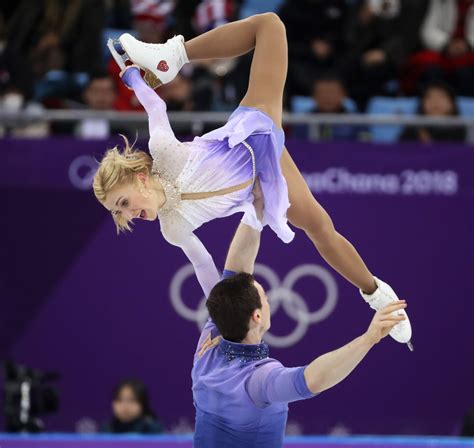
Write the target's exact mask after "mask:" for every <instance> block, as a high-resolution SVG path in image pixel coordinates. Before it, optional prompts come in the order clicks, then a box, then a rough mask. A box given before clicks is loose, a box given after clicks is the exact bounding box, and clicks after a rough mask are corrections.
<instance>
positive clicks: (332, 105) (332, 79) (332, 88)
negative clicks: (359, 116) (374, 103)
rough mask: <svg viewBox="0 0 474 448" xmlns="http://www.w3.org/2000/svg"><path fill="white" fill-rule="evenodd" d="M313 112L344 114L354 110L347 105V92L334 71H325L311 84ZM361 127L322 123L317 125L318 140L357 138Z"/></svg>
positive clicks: (350, 139)
mask: <svg viewBox="0 0 474 448" xmlns="http://www.w3.org/2000/svg"><path fill="white" fill-rule="evenodd" d="M313 99H314V102H315V103H316V107H315V108H314V109H313V111H312V113H315V114H346V113H350V112H356V110H355V109H354V108H352V110H351V108H350V107H349V106H348V102H349V101H350V100H348V98H347V92H346V88H345V86H344V83H343V81H342V79H341V78H340V77H339V76H338V75H337V74H335V73H326V74H324V75H322V76H321V77H319V78H318V79H316V81H314V84H313ZM361 131H362V129H361V128H360V127H359V126H354V125H346V124H324V125H320V126H319V135H318V138H319V139H320V140H344V141H352V140H357V138H358V136H359V134H360V132H361Z"/></svg>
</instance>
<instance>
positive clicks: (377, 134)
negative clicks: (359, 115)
mask: <svg viewBox="0 0 474 448" xmlns="http://www.w3.org/2000/svg"><path fill="white" fill-rule="evenodd" d="M418 102H419V101H418V98H386V97H382V96H377V97H374V98H372V99H371V100H370V101H369V105H368V106H367V113H368V114H369V115H415V114H416V110H417V108H418ZM402 130H403V126H391V125H373V126H370V128H369V131H370V133H371V135H372V140H373V141H374V142H383V143H391V142H396V141H397V140H398V137H399V136H400V134H401V132H402Z"/></svg>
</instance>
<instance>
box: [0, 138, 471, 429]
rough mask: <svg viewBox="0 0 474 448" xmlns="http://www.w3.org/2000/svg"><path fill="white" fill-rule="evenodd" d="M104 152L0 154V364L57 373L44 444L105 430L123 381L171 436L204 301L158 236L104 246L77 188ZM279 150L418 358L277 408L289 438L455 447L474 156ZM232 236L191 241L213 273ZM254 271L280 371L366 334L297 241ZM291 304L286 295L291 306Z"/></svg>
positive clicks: (417, 150) (383, 356)
mask: <svg viewBox="0 0 474 448" xmlns="http://www.w3.org/2000/svg"><path fill="white" fill-rule="evenodd" d="M105 146H106V144H105V143H104V142H80V141H75V140H68V139H64V140H59V139H56V140H47V141H19V140H0V151H1V153H2V155H3V160H4V163H2V164H1V165H0V188H1V189H2V193H3V195H2V197H4V198H6V205H7V207H6V219H5V218H4V219H3V220H2V226H3V228H2V232H1V235H2V251H1V255H0V257H1V262H0V263H1V274H0V275H1V276H2V277H1V284H0V287H1V289H0V294H1V304H2V307H1V311H2V312H1V315H0V356H1V358H2V359H4V358H6V357H12V358H14V359H16V360H18V361H20V362H23V363H27V364H31V365H33V366H35V367H37V368H41V369H44V370H58V371H60V372H61V374H62V379H61V380H60V382H59V383H58V386H59V388H60V391H61V400H62V406H61V412H60V413H59V414H57V415H55V416H51V417H49V418H48V419H47V420H46V422H47V425H48V428H49V429H51V430H61V431H71V430H74V429H75V427H76V425H77V423H78V422H81V421H82V422H84V420H83V419H84V418H85V417H87V418H91V419H93V420H95V421H97V422H103V421H104V420H106V419H107V418H108V416H109V406H110V404H109V399H110V392H111V387H112V386H113V385H114V384H115V383H116V382H117V381H118V380H119V379H120V378H122V377H123V376H130V375H135V376H139V377H141V378H143V379H144V380H145V382H146V383H147V384H148V385H149V387H150V390H151V395H152V399H153V403H154V406H155V409H156V411H157V413H158V414H159V415H160V416H161V418H162V420H163V421H164V423H165V425H166V426H167V428H168V429H169V430H172V431H180V430H185V429H186V428H188V427H192V422H193V404H192V396H191V389H190V388H191V380H190V369H191V362H192V353H193V351H194V348H195V344H196V340H197V337H198V334H199V332H198V322H197V321H199V320H200V319H201V318H202V317H203V316H202V314H201V313H199V312H196V311H195V310H197V309H198V307H199V306H200V305H201V307H202V294H200V291H199V288H198V287H197V283H196V282H195V280H194V279H193V278H192V277H186V268H183V266H185V265H186V264H187V261H186V259H185V257H184V255H183V254H182V253H181V252H180V251H179V250H178V249H176V248H174V247H172V246H170V245H168V244H166V243H165V242H164V241H163V239H162V238H161V236H160V233H159V226H158V224H157V223H147V222H143V223H137V225H136V226H135V231H134V232H133V233H132V234H129V235H124V236H120V237H117V236H116V234H115V229H114V225H113V222H112V220H111V218H110V216H108V214H107V213H106V212H105V211H104V209H103V208H102V207H101V206H100V205H99V204H98V203H97V202H96V201H95V199H94V198H93V195H92V192H91V190H90V189H89V186H90V177H91V168H93V166H94V163H93V160H92V158H91V156H92V155H95V156H100V154H101V153H102V152H103V149H104V147H105ZM288 146H289V149H290V152H292V154H293V156H294V158H295V160H296V162H297V164H298V165H299V166H300V169H301V170H302V171H303V172H304V173H305V176H306V178H307V180H308V183H309V184H310V186H311V188H312V190H313V191H314V193H315V195H316V196H317V197H318V199H319V200H320V202H321V203H322V204H323V205H324V206H325V208H326V209H327V210H328V212H329V213H330V215H331V216H332V218H333V220H334V222H335V224H336V227H337V228H338V229H339V231H340V232H341V233H342V234H344V235H345V236H346V237H347V238H348V239H349V240H350V241H351V242H352V243H353V244H354V245H355V246H356V247H357V248H358V250H359V252H360V253H361V255H362V256H363V258H364V260H365V261H366V263H367V264H368V266H369V267H370V269H371V270H372V271H373V272H374V273H375V274H377V275H379V276H380V277H382V278H383V279H386V280H387V281H389V282H390V283H391V284H392V285H393V286H394V287H395V288H396V290H397V291H398V292H399V294H400V296H401V297H403V298H406V299H407V300H408V304H409V312H410V316H411V319H412V324H413V327H414V338H413V342H414V344H415V352H414V353H410V352H409V351H408V349H407V348H406V347H405V346H402V345H399V344H397V343H395V342H393V341H392V340H386V341H384V342H383V343H381V344H380V345H378V346H377V347H375V348H374V350H373V352H372V353H370V355H369V356H368V357H367V359H366V360H364V362H363V363H362V365H361V366H360V367H359V368H358V369H357V370H356V371H355V372H354V374H353V375H351V376H350V377H349V378H348V379H347V380H346V381H344V383H342V384H340V385H338V386H337V387H335V388H334V389H333V390H330V391H328V392H326V393H324V394H322V395H321V396H319V397H317V398H315V399H313V400H309V401H305V402H301V403H296V404H293V405H292V406H290V416H289V430H290V432H294V433H299V432H303V433H306V434H311V433H327V432H329V431H345V430H348V431H349V432H352V433H375V434H388V433H398V434H452V433H453V432H455V431H456V428H457V425H458V424H459V422H460V420H461V418H462V415H463V414H464V412H465V411H466V410H467V409H468V407H469V406H470V405H472V404H473V403H474V395H473V387H472V379H473V378H474V366H473V359H474V358H473V344H472V342H473V337H472V336H473V331H472V330H473V327H474V326H473V324H474V311H473V300H472V299H473V291H474V285H473V275H472V273H473V271H472V268H473V253H474V250H473V249H474V247H473V246H474V245H473V232H472V230H473V224H474V223H473V215H472V205H473V197H474V188H473V176H472V168H473V154H474V153H473V151H472V148H469V147H459V146H437V147H418V146H377V145H369V144H351V145H345V144H312V143H306V142H298V141H290V142H288ZM5 160H6V163H5ZM237 222H238V219H237V218H235V217H234V218H232V219H226V220H221V221H216V222H213V223H210V224H209V225H206V226H205V227H203V228H202V229H200V231H199V232H198V233H199V235H200V237H201V238H202V240H203V241H204V243H205V244H206V245H207V247H208V248H209V250H210V251H211V253H212V254H213V255H214V256H215V260H216V262H217V264H218V265H220V266H222V265H223V261H224V257H225V253H226V249H227V245H228V242H229V241H230V238H231V236H232V234H233V232H234V229H235V227H236V224H237ZM258 261H259V263H261V265H262V267H261V268H260V272H261V273H263V274H265V275H264V277H265V278H263V277H262V281H263V282H265V283H266V284H267V285H268V284H269V283H271V286H272V287H273V288H276V287H278V286H279V282H280V281H281V282H282V286H283V290H285V288H286V292H285V291H283V293H282V294H276V295H275V297H274V302H275V303H277V302H283V303H284V304H286V307H285V306H280V307H279V308H278V310H276V312H275V314H274V316H273V327H272V330H271V331H272V333H273V338H272V339H271V342H273V344H274V345H275V346H273V347H271V353H272V356H274V357H276V358H278V359H280V360H281V361H282V362H283V363H284V364H287V365H302V364H305V363H307V362H308V361H310V360H311V359H312V358H314V357H315V356H316V355H318V354H321V353H324V352H325V351H328V350H331V349H334V348H336V347H338V346H340V345H342V344H344V343H346V342H348V341H349V340H350V339H351V338H354V337H355V336H357V335H359V334H360V333H362V332H363V331H364V330H365V328H366V326H367V324H368V322H369V321H370V318H371V315H372V313H371V312H370V310H369V309H368V308H367V307H366V305H365V304H364V303H363V301H362V299H361V298H360V297H359V296H358V292H357V291H356V289H355V288H353V287H352V286H351V285H349V284H348V283H347V282H345V281H344V280H342V279H341V278H340V277H339V276H338V275H337V274H335V273H334V272H333V271H332V270H331V269H330V268H329V267H328V266H327V265H326V264H325V263H324V261H323V260H322V259H321V257H320V256H319V255H318V254H317V253H316V252H315V250H314V248H313V246H312V245H311V244H310V243H309V242H308V240H307V239H306V237H305V235H304V234H302V233H301V232H298V233H297V236H296V239H295V241H294V242H293V243H292V244H290V245H284V244H282V243H280V242H279V241H278V240H277V239H276V238H275V237H274V236H273V235H272V234H271V233H270V232H265V233H264V236H263V241H262V247H261V251H260V255H259V259H258ZM308 264H309V265H311V266H310V267H307V266H303V267H302V265H308ZM182 268H183V269H184V270H181V269H182ZM177 272H178V273H180V274H179V275H178V276H177V275H176V273H177ZM181 274H182V277H180V275H181ZM173 279H174V283H173ZM292 279H293V280H294V282H292ZM172 283H173V285H174V286H173V287H174V289H170V286H171V284H172ZM292 283H294V284H292ZM288 289H290V290H293V292H296V293H297V294H299V295H296V296H295V295H293V296H292V297H293V301H292V302H288V301H285V300H287V298H288V296H289V293H288ZM281 291H282V290H281V289H280V292H281ZM295 297H296V298H295ZM295 307H296V308H295ZM298 309H299V310H300V311H303V314H305V312H306V311H307V312H311V313H312V314H311V315H310V317H311V318H312V320H313V321H314V323H311V324H310V323H309V322H308V320H305V319H303V318H301V313H298V311H297V310H298ZM295 310H296V311H295ZM291 316H293V317H291Z"/></svg>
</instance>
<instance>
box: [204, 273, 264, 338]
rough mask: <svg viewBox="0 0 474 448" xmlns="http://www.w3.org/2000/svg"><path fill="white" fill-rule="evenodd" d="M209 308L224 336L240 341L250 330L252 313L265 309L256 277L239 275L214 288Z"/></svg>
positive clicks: (207, 304) (208, 300)
mask: <svg viewBox="0 0 474 448" xmlns="http://www.w3.org/2000/svg"><path fill="white" fill-rule="evenodd" d="M206 306H207V309H208V310H209V315H210V316H211V319H212V320H213V321H214V323H215V324H216V326H217V328H218V329H219V332H220V333H221V335H222V337H223V338H224V339H227V340H228V341H232V342H241V341H242V340H243V339H244V338H245V336H246V335H247V332H248V331H249V320H250V317H251V316H252V313H253V312H254V311H255V310H256V309H258V308H261V307H262V302H261V301H260V296H259V294H258V290H257V288H256V287H255V284H254V278H253V276H252V275H250V274H246V273H240V274H236V275H234V276H232V277H229V278H226V279H224V280H222V281H220V282H219V283H218V284H217V285H216V286H214V288H212V291H211V293H210V294H209V298H208V299H207V302H206Z"/></svg>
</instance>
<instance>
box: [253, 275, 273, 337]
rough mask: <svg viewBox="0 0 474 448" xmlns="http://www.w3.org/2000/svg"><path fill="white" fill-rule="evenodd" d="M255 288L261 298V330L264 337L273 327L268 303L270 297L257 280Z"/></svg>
mask: <svg viewBox="0 0 474 448" xmlns="http://www.w3.org/2000/svg"><path fill="white" fill-rule="evenodd" d="M254 284H255V287H256V288H257V291H258V295H259V296H260V302H261V303H262V308H261V309H260V310H261V313H262V314H261V319H262V320H261V323H260V325H261V329H262V335H263V334H264V333H266V332H267V331H268V330H269V329H270V326H271V313H270V304H269V303H268V297H267V294H266V293H265V290H264V289H263V286H262V285H261V284H260V283H258V282H257V281H256V280H255V281H254Z"/></svg>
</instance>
